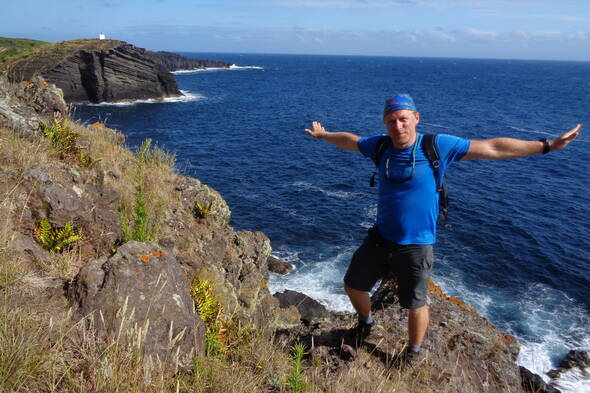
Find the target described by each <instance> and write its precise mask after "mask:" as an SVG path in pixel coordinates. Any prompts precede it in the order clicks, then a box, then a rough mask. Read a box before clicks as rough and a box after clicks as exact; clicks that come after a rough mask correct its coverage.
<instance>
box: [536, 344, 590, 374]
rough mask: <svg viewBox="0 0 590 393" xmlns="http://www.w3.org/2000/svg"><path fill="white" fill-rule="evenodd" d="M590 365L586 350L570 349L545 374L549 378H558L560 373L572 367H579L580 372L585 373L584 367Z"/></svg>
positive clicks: (589, 355) (589, 356)
mask: <svg viewBox="0 0 590 393" xmlns="http://www.w3.org/2000/svg"><path fill="white" fill-rule="evenodd" d="M588 367H590V354H589V353H588V352H587V351H583V350H577V349H572V350H570V351H569V352H568V353H567V355H565V357H564V358H563V359H562V360H561V362H559V365H558V366H557V368H556V369H553V370H550V371H549V372H548V373H547V375H549V376H550V377H551V378H559V376H560V375H561V373H563V372H566V371H568V370H571V369H573V368H577V369H579V370H580V371H581V372H582V373H587V371H586V369H587V368H588Z"/></svg>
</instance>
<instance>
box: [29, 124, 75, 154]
mask: <svg viewBox="0 0 590 393" xmlns="http://www.w3.org/2000/svg"><path fill="white" fill-rule="evenodd" d="M39 129H40V130H41V132H42V133H43V134H44V135H45V136H46V137H47V138H48V139H49V141H50V142H51V146H53V147H54V148H55V149H57V151H59V153H60V154H61V155H62V158H63V157H64V156H65V155H68V154H75V153H76V151H77V148H76V141H77V140H78V139H80V138H81V137H82V136H81V135H80V134H77V133H75V132H72V131H71V129H70V126H69V124H68V120H67V119H63V120H61V121H60V120H57V119H53V120H52V121H51V127H50V126H49V125H47V123H45V122H43V121H40V122H39Z"/></svg>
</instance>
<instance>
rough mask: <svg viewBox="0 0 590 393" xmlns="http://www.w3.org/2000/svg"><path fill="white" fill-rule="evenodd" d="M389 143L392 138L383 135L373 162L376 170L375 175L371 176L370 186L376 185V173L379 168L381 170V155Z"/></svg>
mask: <svg viewBox="0 0 590 393" xmlns="http://www.w3.org/2000/svg"><path fill="white" fill-rule="evenodd" d="M389 145H391V138H389V137H388V136H387V135H383V136H382V137H381V138H379V141H378V142H377V148H376V149H375V158H374V159H373V162H374V163H375V171H374V172H373V176H371V180H369V186H371V187H375V175H376V174H377V170H379V163H380V162H381V157H383V153H385V150H387V148H388V147H389Z"/></svg>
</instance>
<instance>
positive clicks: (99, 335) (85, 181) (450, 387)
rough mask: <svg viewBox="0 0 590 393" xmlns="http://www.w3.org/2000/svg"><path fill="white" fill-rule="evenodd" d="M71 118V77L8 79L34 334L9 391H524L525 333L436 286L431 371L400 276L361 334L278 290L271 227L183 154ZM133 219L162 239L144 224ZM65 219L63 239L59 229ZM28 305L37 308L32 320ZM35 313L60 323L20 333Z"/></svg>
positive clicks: (18, 233) (5, 255)
mask: <svg viewBox="0 0 590 393" xmlns="http://www.w3.org/2000/svg"><path fill="white" fill-rule="evenodd" d="M56 116H57V119H56ZM67 118H68V115H67V107H66V105H65V102H64V101H63V99H62V97H61V92H60V90H59V89H56V88H55V86H52V85H51V84H47V83H46V82H45V81H44V80H43V79H33V80H32V81H27V82H22V83H20V84H18V85H11V84H8V83H6V82H5V81H0V141H1V143H0V220H1V222H3V223H4V224H3V226H2V227H0V291H1V292H2V293H3V294H4V295H3V296H2V297H1V298H2V299H4V300H3V302H4V303H3V306H2V307H0V314H1V315H0V316H1V317H2V318H3V320H5V321H8V322H6V324H5V325H6V326H12V327H14V328H11V329H12V330H10V331H7V332H5V331H4V330H3V333H2V334H5V335H7V337H12V336H11V335H16V337H17V338H19V337H20V338H19V339H18V340H17V339H16V338H15V339H14V340H12V339H11V340H12V341H11V340H0V353H12V352H9V351H13V350H14V353H15V354H19V353H20V354H23V355H22V356H24V358H23V359H22V360H19V359H21V358H19V357H16V358H10V359H11V360H10V361H11V362H12V363H14V364H15V366H14V367H12V368H11V369H10V370H17V371H14V373H16V372H18V373H20V374H18V375H19V378H20V379H19V378H16V377H14V375H16V374H14V373H13V374H10V373H9V374H6V375H8V377H7V379H5V380H2V379H1V378H3V375H5V374H1V375H0V383H4V384H6V386H8V387H9V388H10V389H9V391H27V392H31V391H39V392H41V391H51V390H53V391H68V392H69V391H76V387H78V386H85V389H87V390H88V391H102V390H101V389H104V386H106V385H105V384H109V385H110V384H113V383H116V384H117V386H118V387H117V389H119V391H137V390H141V391H154V392H155V391H170V392H172V391H180V389H181V387H182V389H183V390H182V391H220V392H221V391H223V392H227V391H236V392H242V391H244V392H246V391H251V392H261V391H267V392H282V391H302V390H295V389H299V388H296V387H294V386H300V385H297V384H298V383H302V384H303V385H301V386H305V387H306V389H307V390H306V391H325V392H342V391H355V392H371V393H377V392H391V391H403V392H457V393H463V392H465V393H467V392H522V391H523V387H522V386H523V385H522V383H523V380H522V377H521V373H520V372H519V368H518V366H517V365H516V363H515V359H516V355H517V354H518V350H519V345H518V342H517V341H516V340H515V339H514V337H512V336H510V335H508V334H506V333H504V332H502V331H499V330H498V329H496V328H495V327H494V326H493V325H491V324H490V323H489V322H488V321H487V320H486V319H485V318H483V317H482V316H480V315H479V314H478V313H477V312H476V311H475V310H474V309H473V308H472V307H470V306H469V305H467V304H465V303H463V302H462V301H460V300H459V299H455V298H449V297H447V296H446V295H445V294H444V293H442V291H441V290H440V288H438V287H437V286H436V285H435V284H434V283H431V287H430V307H431V312H432V321H431V327H430V330H429V333H428V339H427V341H426V344H425V351H426V357H425V360H424V362H423V364H422V365H421V367H420V368H418V369H415V370H411V371H408V370H403V369H398V368H397V367H396V366H395V362H394V361H393V360H395V358H396V357H397V356H398V354H399V353H400V351H401V350H402V348H403V347H404V346H405V345H406V344H407V343H406V331H405V329H406V324H407V313H406V311H405V310H403V309H402V308H401V307H400V306H399V302H398V300H397V295H396V288H395V285H394V283H392V282H386V283H384V285H383V286H382V287H381V288H380V289H379V290H378V291H377V292H376V293H375V295H374V299H373V300H374V311H375V318H376V320H377V321H378V326H377V328H376V329H374V331H373V332H372V333H371V335H370V336H369V337H368V338H367V340H366V341H365V343H364V344H363V345H361V346H358V347H357V346H356V345H355V344H356V343H355V342H354V340H352V339H351V328H352V327H353V326H354V322H355V321H354V319H355V318H354V316H353V315H352V314H349V313H332V312H328V311H327V310H325V309H322V306H321V305H320V304H318V303H317V302H314V301H311V300H309V301H307V300H305V296H303V295H301V294H293V293H288V294H284V295H278V296H276V297H274V296H272V295H271V294H270V292H269V290H268V287H267V282H268V277H269V272H268V263H269V261H268V259H269V255H270V253H271V244H270V241H269V239H268V238H267V237H266V236H265V235H264V234H263V233H260V232H249V231H238V232H236V231H234V230H233V229H232V228H231V227H230V225H229V219H230V210H229V208H228V206H227V204H226V203H225V201H224V200H223V198H222V197H221V196H220V195H219V194H218V193H217V192H216V191H215V190H213V189H211V188H210V187H208V186H206V185H204V184H202V183H201V182H200V181H198V180H196V179H192V178H188V177H184V176H181V175H179V174H177V173H176V172H175V171H174V169H173V160H172V158H171V156H170V155H168V154H167V153H166V152H163V151H161V150H159V149H157V148H153V147H152V148H150V147H149V145H148V146H147V147H145V149H141V150H140V152H138V153H135V154H133V153H131V152H130V151H129V150H126V149H125V148H124V146H123V143H124V137H123V135H122V134H120V133H119V132H117V131H116V130H112V129H110V128H108V127H106V126H105V125H104V124H100V123H96V124H93V125H90V126H82V125H79V124H76V123H75V122H68V120H67ZM41 121H44V122H45V123H46V124H52V125H53V126H52V130H53V131H52V132H53V133H51V132H48V131H47V127H44V126H43V125H42V124H41V123H40V122H41ZM40 125H41V127H40ZM66 129H67V130H68V132H72V133H73V134H75V135H74V136H73V137H71V138H69V139H67V138H66V140H71V141H72V142H73V143H72V144H71V145H68V146H67V147H68V148H67V149H66V148H65V147H64V146H65V145H64V143H65V142H63V140H62V142H59V141H58V142H56V140H57V139H55V137H54V135H55V134H56V133H60V132H61V133H62V134H63V133H65V134H67V132H66V131H64V130H66ZM41 130H45V131H44V132H41ZM60 130H61V131H60ZM58 131H59V132H58ZM67 135H70V136H71V135H72V134H67ZM141 151H143V153H141ZM142 217H143V218H142ZM130 222H131V223H134V228H135V232H134V234H133V236H139V235H140V234H139V232H140V231H139V229H140V224H141V225H143V227H142V228H143V229H144V232H146V233H147V236H146V239H145V240H143V241H133V240H131V241H129V239H127V238H126V237H127V235H126V234H127V233H128V232H129V228H126V226H128V225H129V223H130ZM43 223H45V224H43ZM44 225H45V228H46V229H45V230H44V229H43V228H44ZM68 225H70V229H69V230H66V229H64V228H67V227H68ZM47 228H49V229H47ZM72 228H73V229H72ZM64 231H66V232H67V233H66V232H64ZM50 233H53V234H54V235H55V237H57V238H58V239H57V241H58V243H57V244H59V239H60V238H61V241H62V243H63V244H62V245H63V249H58V248H56V244H55V243H51V244H49V245H48V244H47V242H48V238H52V237H51V235H50ZM64 233H66V234H64ZM60 234H61V235H60ZM66 235H67V236H66ZM74 235H76V236H74ZM71 236H73V237H71ZM77 236H78V237H77ZM64 239H74V240H72V243H71V244H70V243H68V242H65V243H64ZM68 245H69V246H68ZM202 282H207V283H210V285H211V288H212V293H211V294H207V295H206V296H205V300H204V303H201V302H200V301H198V300H195V299H196V297H195V296H196V295H195V293H196V292H197V289H198V283H202ZM197 297H198V296H197ZM217 303H218V304H219V307H218V308H217V310H218V314H215V318H213V319H211V318H210V315H209V316H208V314H207V310H206V309H207V307H209V308H214V306H213V305H214V304H217ZM195 304H196V305H197V306H196V307H195ZM215 307H217V306H215ZM203 308H205V310H203ZM196 310H197V311H199V313H197V312H196ZM25 314H26V315H31V316H34V321H35V322H34V323H33V322H30V323H29V322H27V324H24V323H22V322H19V321H22V320H23V318H25V317H24V316H23V315H25ZM209 314H210V313H209ZM31 318H33V317H31ZM31 324H32V325H38V326H41V329H42V330H41V331H40V332H37V331H36V330H34V329H32V330H31V329H29V330H26V331H27V332H29V333H28V334H27V335H24V334H23V333H22V332H21V331H20V330H18V329H25V327H24V326H31ZM20 326H23V327H20ZM212 326H217V327H218V329H217V330H215V331H213V330H212ZM252 329H254V330H252ZM254 331H257V332H260V335H256V336H254V333H253V332H254ZM36 332H37V333H36ZM60 332H65V333H60ZM212 332H213V333H214V334H213V335H212ZM230 332H233V333H232V334H230ZM23 337H24V338H23ZM36 337H40V338H39V339H36ZM256 337H258V338H256ZM263 337H264V338H263ZM273 337H274V338H273ZM35 340H38V341H35ZM20 342H22V343H27V342H31V343H36V344H35V345H36V346H38V347H39V348H41V349H42V350H43V353H39V354H38V355H35V356H37V357H34V359H38V358H39V359H46V358H44V357H43V356H46V354H45V353H49V354H52V353H54V354H55V356H56V359H57V358H59V361H55V364H56V365H57V366H55V367H54V366H51V365H52V364H53V363H52V361H53V360H51V361H50V360H43V361H42V364H41V363H39V364H41V366H39V367H37V368H34V369H33V368H31V366H30V362H27V359H28V358H26V356H25V355H26V354H28V353H34V352H32V351H34V350H33V349H31V348H32V347H31V348H29V349H27V350H26V351H25V350H23V349H22V348H20V347H18V348H16V349H13V348H15V347H13V346H12V344H10V343H20ZM69 342H71V344H67V343H69ZM295 343H304V345H305V348H306V352H307V354H305V355H304V357H303V358H302V359H301V361H302V362H304V364H305V367H304V368H303V369H305V371H303V369H302V368H299V369H298V370H299V371H293V370H294V368H290V367H291V366H289V364H291V363H292V362H294V360H292V359H293V358H292V357H291V355H289V348H290V347H291V346H292V345H294V344H295ZM9 345H11V346H9ZM240 345H242V346H241V347H240ZM8 346H9V347H8ZM220 346H221V348H222V349H219V348H220ZM27 348H28V347H27ZM215 348H217V349H215ZM228 348H229V349H228ZM232 348H233V349H232ZM244 348H249V349H248V351H249V352H245V351H246V350H245V349H244ZM269 348H270V349H269ZM123 349H125V350H123ZM27 351H29V352H27ZM134 354H135V355H134ZM31 356H32V355H31ZM220 357H221V358H220ZM1 359H3V358H2V356H0V360H1ZM15 359H16V360H15ZM34 361H36V362H37V360H34ZM219 362H222V363H221V366H219V367H218V366H216V365H219V364H220V363H219ZM223 362H225V363H223ZM35 364H37V363H35ZM157 365H162V366H161V367H162V368H161V370H162V371H160V372H161V374H158V375H159V376H158V377H157V378H156V377H154V376H153V375H152V374H154V373H156V371H154V370H155V369H154V367H156V366H157ZM18 367H21V368H20V369H19V368H18ZM27 367H28V368H27ZM216 367H217V368H216ZM170 368H172V370H170ZM156 369H157V368H156ZM23 370H25V371H23ZM28 370H34V373H35V374H32V375H33V376H30V375H31V374H30V373H33V371H28ZM158 370H160V369H158ZM166 370H167V371H166ZM179 370H180V371H179ZM27 372H28V373H29V374H27ZM23 375H25V376H24V377H23ZM56 375H57V376H56ZM27 376H29V377H28V379H27ZM216 376H217V377H216ZM21 380H22V381H25V382H26V383H25V382H23V383H22V384H21V385H19V384H18V383H19V381H21ZM44 381H50V382H47V383H52V384H53V385H52V388H51V389H50V388H47V387H46V386H45V385H43V383H45V382H44ZM160 381H161V382H160ZM191 381H192V382H191ZM298 381H299V382H298ZM212 384H216V385H214V386H217V388H211V386H213V385H212ZM43 386H45V387H43ZM207 386H209V388H208V389H209V390H199V389H203V387H207ZM535 386H536V385H535ZM535 389H538V388H535ZM529 391H531V390H530V389H529ZM537 391H539V390H537Z"/></svg>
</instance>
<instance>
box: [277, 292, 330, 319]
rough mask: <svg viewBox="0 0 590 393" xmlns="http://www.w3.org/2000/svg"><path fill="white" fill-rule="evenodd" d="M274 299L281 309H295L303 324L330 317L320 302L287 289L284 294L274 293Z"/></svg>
mask: <svg viewBox="0 0 590 393" xmlns="http://www.w3.org/2000/svg"><path fill="white" fill-rule="evenodd" d="M274 297H276V298H277V299H279V303H280V305H281V308H287V307H290V306H295V307H297V310H299V313H300V314H301V320H302V321H304V322H305V323H311V322H312V321H314V320H319V319H322V318H326V317H328V316H329V315H330V313H329V312H328V310H327V309H326V307H324V305H322V304H321V303H320V302H318V301H317V300H314V299H312V298H310V297H309V296H307V295H305V294H303V293H300V292H297V291H291V290H288V289H287V290H286V291H284V292H280V293H275V294H274Z"/></svg>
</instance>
